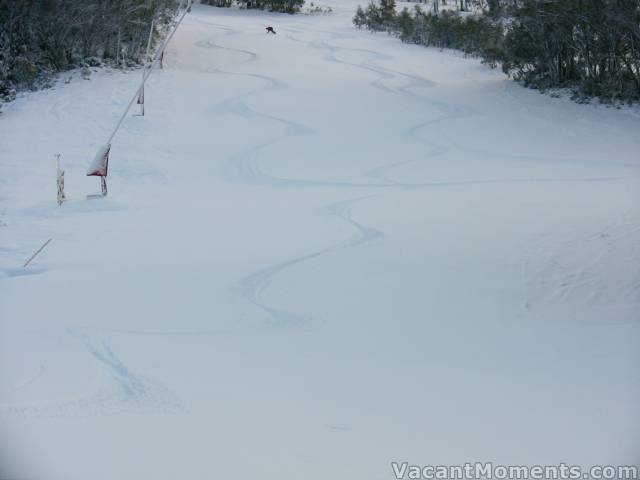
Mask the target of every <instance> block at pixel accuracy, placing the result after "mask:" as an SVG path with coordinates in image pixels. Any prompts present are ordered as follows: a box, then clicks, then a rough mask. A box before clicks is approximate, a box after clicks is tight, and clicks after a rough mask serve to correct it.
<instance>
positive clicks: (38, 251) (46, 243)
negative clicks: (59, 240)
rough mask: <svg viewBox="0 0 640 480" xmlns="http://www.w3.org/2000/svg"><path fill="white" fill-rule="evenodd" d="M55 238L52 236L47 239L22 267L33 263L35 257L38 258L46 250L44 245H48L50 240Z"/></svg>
mask: <svg viewBox="0 0 640 480" xmlns="http://www.w3.org/2000/svg"><path fill="white" fill-rule="evenodd" d="M51 240H53V239H52V238H50V239H49V240H47V241H46V242H44V245H42V246H41V247H40V248H39V249H38V250H37V251H36V253H34V254H33V255H31V258H29V260H27V261H26V262H25V263H24V265H23V266H22V268H27V265H29V264H30V263H31V260H33V259H34V258H36V256H37V255H38V254H39V253H40V252H41V251H42V250H44V247H46V246H47V245H49V242H50V241H51Z"/></svg>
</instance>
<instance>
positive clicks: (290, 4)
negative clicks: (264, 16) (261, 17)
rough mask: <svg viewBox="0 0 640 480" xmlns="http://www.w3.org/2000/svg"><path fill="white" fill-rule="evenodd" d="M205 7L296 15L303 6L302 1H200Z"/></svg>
mask: <svg viewBox="0 0 640 480" xmlns="http://www.w3.org/2000/svg"><path fill="white" fill-rule="evenodd" d="M202 3H204V4H205V5H213V6H215V7H232V6H234V5H237V6H238V7H240V8H247V9H251V8H254V9H258V10H269V11H272V12H281V13H297V12H299V11H300V9H301V8H302V6H303V5H304V0H202Z"/></svg>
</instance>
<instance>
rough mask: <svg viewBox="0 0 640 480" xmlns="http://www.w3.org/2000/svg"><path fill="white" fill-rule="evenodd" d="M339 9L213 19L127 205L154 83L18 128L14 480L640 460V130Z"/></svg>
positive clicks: (1, 363) (5, 473)
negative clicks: (101, 155) (105, 171)
mask: <svg viewBox="0 0 640 480" xmlns="http://www.w3.org/2000/svg"><path fill="white" fill-rule="evenodd" d="M332 6H333V7H334V12H333V13H332V14H329V15H276V14H268V13H264V12H247V11H238V10H228V9H218V8H213V7H207V6H195V7H194V8H193V11H192V12H191V13H190V14H189V15H187V17H186V18H185V20H184V23H183V24H182V26H181V27H180V29H179V30H178V32H177V34H176V35H175V37H174V38H173V40H172V42H171V44H170V46H169V49H168V51H167V54H166V55H165V69H164V70H157V71H155V72H154V73H153V74H152V76H151V78H150V79H149V83H148V85H147V88H146V91H145V94H146V95H145V96H146V115H145V116H144V117H142V116H134V115H131V116H130V117H128V118H127V119H126V120H125V122H124V124H123V127H122V129H121V130H120V132H119V133H118V135H117V136H116V138H115V140H114V142H113V146H112V149H111V154H110V164H109V178H108V183H109V195H108V196H107V197H106V198H103V199H98V200H88V199H86V195H87V194H95V193H98V192H99V189H100V185H99V182H98V179H97V178H95V177H86V176H85V172H86V169H87V167H88V165H89V163H90V161H91V159H92V158H93V157H94V155H95V153H96V152H97V151H98V149H99V148H100V146H101V145H102V144H104V142H105V141H106V139H107V138H108V136H109V134H110V132H111V129H112V128H113V127H114V125H115V124H116V123H117V121H118V118H119V116H120V115H121V113H122V111H123V109H124V107H125V106H126V104H127V103H128V101H129V99H130V98H131V96H132V95H133V94H134V92H135V90H136V88H137V85H138V82H139V81H140V72H139V71H133V72H127V73H124V72H119V71H100V72H96V73H94V74H93V75H92V76H91V78H90V79H89V80H85V79H83V78H82V77H81V76H79V75H78V76H76V75H72V76H71V78H70V80H69V81H68V83H65V82H64V81H62V80H65V79H64V78H63V79H61V81H60V82H59V84H58V85H57V86H56V87H55V88H53V89H50V90H46V91H41V92H37V93H29V94H26V95H24V96H23V97H21V98H19V99H18V100H16V101H15V102H13V103H11V104H10V105H7V106H5V108H4V113H3V114H2V115H1V116H0V478H3V479H4V478H11V479H13V478H16V479H54V480H74V479H78V480H80V479H82V480H86V479H110V480H113V479H119V480H122V479H132V480H133V479H135V480H140V479H154V480H157V479H223V478H261V479H300V478H303V479H307V480H311V479H318V480H329V479H367V480H374V479H391V478H395V476H394V473H393V470H392V468H391V462H393V461H397V462H403V461H406V462H409V463H412V464H418V465H426V464H449V463H452V464H460V463H464V462H474V461H483V462H488V461H493V462H498V463H501V464H509V463H516V464H527V463H529V464H534V463H535V464H556V463H560V462H567V463H569V464H580V465H589V464H594V463H602V464H615V463H623V464H629V463H634V462H637V461H638V459H639V452H640V373H639V370H638V366H639V365H640V349H639V348H638V340H639V339H640V116H638V111H637V110H634V109H632V108H624V109H615V108H610V107H604V106H598V105H579V104H576V103H572V102H571V101H570V100H568V99H555V98H551V97H549V96H545V95H540V94H539V93H537V92H534V91H531V90H526V89H523V88H521V87H520V86H518V85H517V84H515V83H513V82H511V81H509V80H507V79H506V78H505V77H504V76H503V75H502V74H501V73H500V72H498V71H495V70H491V69H489V68H488V67H486V66H484V65H481V64H480V62H479V61H477V60H474V59H468V58H464V57H463V56H462V55H460V54H459V53H456V52H447V51H445V52H442V51H438V50H436V49H427V48H424V47H419V46H410V45H405V44H402V43H400V42H399V41H398V40H397V39H395V38H393V37H390V36H388V35H386V34H371V33H368V32H364V31H358V30H355V29H354V28H353V27H352V25H351V17H352V15H353V11H354V10H355V7H356V2H354V1H352V0H348V1H346V0H345V1H343V0H341V1H337V0H335V1H334V2H333V4H332ZM268 25H272V26H273V27H274V28H275V30H276V32H277V35H268V34H266V33H265V27H266V26H268ZM135 108H137V107H136V106H135V105H134V110H135ZM133 113H135V112H133ZM56 153H60V154H62V157H61V160H62V167H63V169H65V170H66V193H67V197H68V201H67V202H66V203H65V204H63V205H62V206H61V207H58V206H57V204H56V202H55V188H56V186H55V171H56V170H55V168H56V167H55V157H54V154H56ZM48 238H52V239H53V240H52V241H51V243H50V244H49V245H48V246H47V247H46V248H45V249H44V250H43V251H42V253H41V254H40V255H39V256H38V257H36V259H35V260H34V261H33V262H32V263H31V265H29V266H28V267H27V268H26V269H24V268H22V264H23V263H24V262H25V261H26V260H27V259H28V258H29V256H31V254H32V253H33V252H34V251H36V250H37V249H38V248H39V247H40V246H41V245H42V244H43V243H44V242H45V241H46V240H47V239H48Z"/></svg>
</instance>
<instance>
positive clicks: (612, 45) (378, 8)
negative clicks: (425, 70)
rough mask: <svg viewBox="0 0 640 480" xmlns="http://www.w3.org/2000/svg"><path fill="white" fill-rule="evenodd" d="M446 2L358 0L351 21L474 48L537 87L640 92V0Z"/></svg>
mask: <svg viewBox="0 0 640 480" xmlns="http://www.w3.org/2000/svg"><path fill="white" fill-rule="evenodd" d="M449 1H450V2H452V0H449ZM441 3H445V0H434V2H433V3H432V4H431V7H430V8H429V9H428V10H427V9H425V8H424V7H421V6H420V5H416V7H415V8H414V9H413V10H409V9H407V8H405V9H403V10H401V11H400V12H398V11H397V10H396V4H395V0H380V2H379V3H373V2H372V3H370V4H369V5H368V6H367V7H366V8H364V9H363V8H362V7H358V10H357V11H356V14H355V17H354V19H353V22H354V24H355V25H356V26H357V27H359V28H367V29H369V30H373V31H387V32H389V33H392V34H395V35H398V36H399V37H400V38H401V39H402V41H404V42H408V43H416V44H421V45H428V46H435V47H439V48H455V49H459V50H462V51H464V52H465V53H467V54H472V55H477V56H479V57H481V58H482V59H483V60H484V61H486V62H487V63H489V64H491V65H492V66H496V65H501V66H502V69H503V71H504V72H505V73H507V74H508V75H511V76H512V77H513V78H515V79H516V80H519V81H522V82H523V83H524V84H525V85H527V86H530V87H533V88H539V89H543V90H544V89H550V88H569V89H571V90H572V91H573V92H574V95H575V97H576V98H580V99H585V98H588V97H594V96H595V97H599V98H601V99H602V100H605V101H610V100H622V101H638V100H640V0H486V1H485V2H481V4H482V5H483V8H482V9H481V11H480V12H479V13H476V14H469V13H461V11H464V10H465V7H466V9H467V10H469V7H468V5H467V4H468V3H471V2H466V1H465V0H460V1H459V7H458V8H456V9H455V10H444V9H442V8H439V7H441V5H440V4H441ZM453 3H454V5H456V6H458V2H455V1H454V2H453Z"/></svg>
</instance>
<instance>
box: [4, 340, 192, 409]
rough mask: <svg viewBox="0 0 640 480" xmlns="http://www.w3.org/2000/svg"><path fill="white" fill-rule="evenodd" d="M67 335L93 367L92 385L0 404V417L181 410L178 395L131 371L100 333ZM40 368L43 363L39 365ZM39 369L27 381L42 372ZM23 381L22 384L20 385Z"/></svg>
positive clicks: (39, 375)
mask: <svg viewBox="0 0 640 480" xmlns="http://www.w3.org/2000/svg"><path fill="white" fill-rule="evenodd" d="M67 333H68V335H70V336H72V337H74V338H77V339H78V340H80V341H81V342H82V343H83V344H84V346H85V348H86V349H87V352H88V353H89V355H90V356H91V357H92V358H93V360H94V361H95V363H96V367H97V375H96V378H95V383H94V385H93V386H92V387H91V388H90V391H89V392H87V393H85V394H79V395H76V396H74V397H71V398H63V399H58V400H47V401H33V402H21V403H17V404H0V418H2V417H3V416H8V417H22V418H40V417H48V418H56V417H91V416H108V415H120V414H181V413H184V412H186V409H185V407H184V406H183V405H182V403H181V401H180V399H179V398H178V397H177V396H176V395H175V393H173V392H172V391H170V390H169V389H168V388H166V387H165V386H164V385H162V384H161V383H159V382H157V381H155V380H153V379H151V378H148V377H146V376H143V375H139V374H136V373H134V372H133V371H132V370H131V369H130V368H129V367H128V366H127V365H126V364H125V363H124V362H123V361H122V359H121V358H119V357H118V356H117V355H116V353H115V352H114V351H113V349H112V347H111V345H110V343H109V342H108V341H107V340H106V339H105V338H101V337H91V336H89V335H87V334H85V333H80V332H79V331H75V330H72V329H68V330H67ZM41 368H42V371H43V370H44V367H41ZM42 371H41V372H39V374H38V375H37V377H34V378H33V379H31V380H30V381H29V382H28V383H29V384H30V383H33V382H35V381H36V380H37V379H38V378H40V377H41V376H42ZM24 386H25V384H24V383H23V384H22V386H21V387H22V388H23V387H24Z"/></svg>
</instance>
